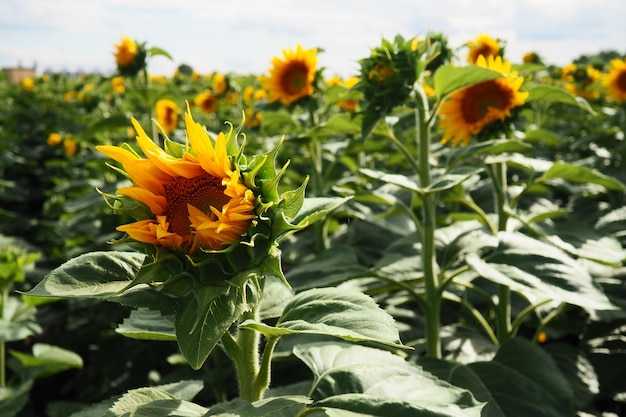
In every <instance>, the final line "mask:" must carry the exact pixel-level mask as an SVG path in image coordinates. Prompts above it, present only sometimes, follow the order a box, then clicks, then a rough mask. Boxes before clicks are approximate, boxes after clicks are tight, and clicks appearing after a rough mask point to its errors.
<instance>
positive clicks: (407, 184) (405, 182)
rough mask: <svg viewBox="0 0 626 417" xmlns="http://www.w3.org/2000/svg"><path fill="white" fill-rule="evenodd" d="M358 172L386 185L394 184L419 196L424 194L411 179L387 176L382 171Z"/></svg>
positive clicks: (366, 170) (398, 175)
mask: <svg viewBox="0 0 626 417" xmlns="http://www.w3.org/2000/svg"><path fill="white" fill-rule="evenodd" d="M359 172H360V173H361V174H363V175H365V176H368V177H370V178H373V179H375V180H379V181H383V182H385V183H388V184H394V185H397V186H398V187H401V188H404V189H406V190H410V191H413V192H416V193H419V194H422V193H423V192H424V189H423V188H422V187H420V186H419V184H418V183H417V182H415V181H414V180H413V179H411V178H409V177H407V176H406V175H401V174H388V173H386V172H382V171H375V170H373V169H367V168H361V169H359Z"/></svg>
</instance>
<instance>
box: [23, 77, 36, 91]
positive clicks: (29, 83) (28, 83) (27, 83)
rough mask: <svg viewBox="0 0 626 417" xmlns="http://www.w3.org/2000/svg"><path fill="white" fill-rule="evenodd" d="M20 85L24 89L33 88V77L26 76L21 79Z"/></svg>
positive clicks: (31, 89) (29, 89)
mask: <svg viewBox="0 0 626 417" xmlns="http://www.w3.org/2000/svg"><path fill="white" fill-rule="evenodd" d="M21 85H22V89H24V91H33V90H34V89H35V79H34V78H33V77H26V78H24V79H23V80H22V83H21Z"/></svg>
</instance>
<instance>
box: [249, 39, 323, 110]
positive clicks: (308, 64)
mask: <svg viewBox="0 0 626 417" xmlns="http://www.w3.org/2000/svg"><path fill="white" fill-rule="evenodd" d="M283 56H284V59H281V58H279V57H274V59H272V68H271V69H270V70H269V72H270V75H269V76H261V77H260V80H261V86H262V87H263V88H264V89H265V90H267V91H268V93H269V101H270V102H274V101H279V100H280V102H281V103H283V104H285V105H287V104H291V103H294V102H296V101H298V100H299V99H301V98H303V97H308V96H310V95H312V94H313V81H314V80H315V73H316V71H317V49H302V46H300V45H298V46H297V48H296V50H295V51H294V50H292V49H283Z"/></svg>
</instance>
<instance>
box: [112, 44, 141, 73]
mask: <svg viewBox="0 0 626 417" xmlns="http://www.w3.org/2000/svg"><path fill="white" fill-rule="evenodd" d="M113 46H114V47H115V52H113V56H114V57H115V63H116V64H117V70H118V71H119V73H120V74H122V75H128V76H134V75H137V73H138V72H139V71H140V70H142V69H144V68H145V66H146V53H147V52H146V49H145V46H144V45H143V44H139V43H137V42H136V41H134V40H133V39H131V38H130V37H128V36H126V37H124V38H122V39H121V41H120V43H119V44H115V45H113Z"/></svg>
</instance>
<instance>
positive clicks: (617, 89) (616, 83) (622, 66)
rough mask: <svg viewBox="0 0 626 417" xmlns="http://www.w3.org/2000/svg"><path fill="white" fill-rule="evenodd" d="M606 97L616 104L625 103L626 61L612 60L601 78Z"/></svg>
mask: <svg viewBox="0 0 626 417" xmlns="http://www.w3.org/2000/svg"><path fill="white" fill-rule="evenodd" d="M602 85H603V86H604V88H605V91H606V95H607V96H608V97H610V98H612V99H613V100H615V101H617V102H622V101H626V59H623V60H622V59H613V60H611V64H610V67H609V72H608V73H607V74H606V75H604V76H603V77H602Z"/></svg>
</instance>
